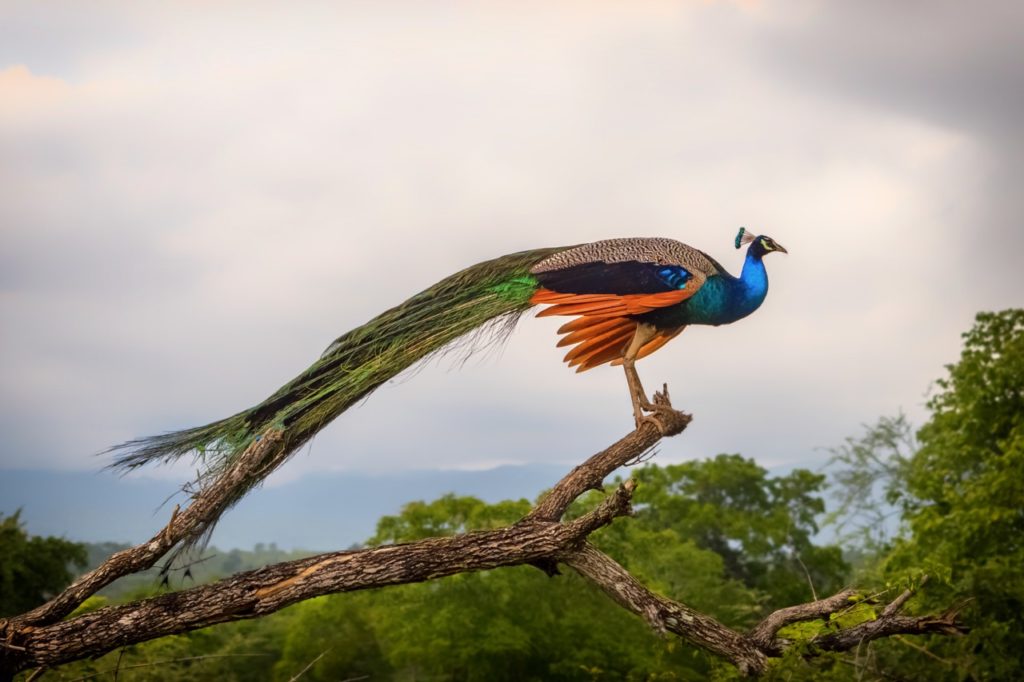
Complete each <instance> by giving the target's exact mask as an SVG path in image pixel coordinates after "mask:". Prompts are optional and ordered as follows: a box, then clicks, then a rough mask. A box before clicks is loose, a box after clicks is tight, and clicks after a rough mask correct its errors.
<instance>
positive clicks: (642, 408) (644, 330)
mask: <svg viewBox="0 0 1024 682" xmlns="http://www.w3.org/2000/svg"><path fill="white" fill-rule="evenodd" d="M657 333H658V330H657V329H655V327H654V326H653V325H650V324H645V323H643V322H641V323H640V324H638V325H637V327H636V332H634V334H633V340H632V341H630V342H629V346H628V347H627V348H626V352H625V353H623V355H622V368H623V369H624V370H625V371H626V383H627V384H628V385H629V397H630V399H631V400H632V401H633V417H634V419H636V425H637V428H639V427H640V425H641V424H642V423H643V422H645V421H648V420H651V419H653V420H654V421H655V423H657V419H656V418H654V417H652V416H651V415H648V414H645V412H657V411H658V409H659V408H660V407H661V406H660V405H654V404H653V403H651V401H650V400H648V399H647V393H646V392H645V391H644V387H643V384H641V383H640V375H639V374H637V372H636V356H637V354H638V353H639V352H640V349H641V348H643V347H644V344H646V343H647V342H648V341H650V340H651V339H653V338H654V337H655V335H657ZM658 428H661V425H660V424H658Z"/></svg>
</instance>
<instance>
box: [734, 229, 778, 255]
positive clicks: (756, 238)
mask: <svg viewBox="0 0 1024 682" xmlns="http://www.w3.org/2000/svg"><path fill="white" fill-rule="evenodd" d="M744 244H750V253H751V255H753V256H757V257H760V256H763V255H765V254H766V253H771V252H772V251H779V252H781V253H789V251H786V249H785V248H783V246H782V244H779V243H778V242H777V241H775V240H774V239H772V238H771V237H769V236H767V235H755V234H754V233H752V232H749V231H748V230H747V228H745V227H741V228H740V231H739V232H738V233H737V234H736V248H737V249H738V248H740V247H741V246H743V245H744Z"/></svg>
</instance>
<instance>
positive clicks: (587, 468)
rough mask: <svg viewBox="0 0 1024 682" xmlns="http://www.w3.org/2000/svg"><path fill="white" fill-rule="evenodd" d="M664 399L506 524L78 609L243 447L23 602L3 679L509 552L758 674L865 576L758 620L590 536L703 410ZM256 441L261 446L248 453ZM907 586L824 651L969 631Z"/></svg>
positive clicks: (9, 627)
mask: <svg viewBox="0 0 1024 682" xmlns="http://www.w3.org/2000/svg"><path fill="white" fill-rule="evenodd" d="M655 402H656V404H658V405H660V406H661V407H662V408H663V409H662V411H660V412H658V413H657V420H651V421H648V422H644V423H643V424H642V425H641V426H640V427H639V428H637V429H636V430H635V431H633V432H632V433H630V434H628V435H627V436H625V437H624V438H623V439H621V440H620V441H618V442H616V443H614V444H613V445H611V446H609V447H608V448H607V449H605V450H603V451H601V452H599V453H597V454H595V455H593V456H592V457H590V458H589V459H588V460H587V461H586V462H584V463H583V464H581V465H579V466H577V467H576V468H574V469H573V470H572V471H571V472H569V473H568V474H567V475H566V476H565V477H564V478H562V480H561V481H559V482H558V483H557V484H555V486H554V487H553V488H552V489H551V491H550V492H548V494H547V495H545V496H544V497H543V498H542V499H541V500H540V501H539V502H538V503H537V505H536V506H535V507H534V508H533V509H532V510H531V511H530V512H529V513H528V514H527V515H526V516H525V517H524V518H523V519H521V520H520V521H519V522H517V523H515V524H513V525H511V526H508V527H505V528H499V529H496V530H488V531H478V532H471V533H466V534H463V535H456V536H454V537H445V538H430V539H426V540H421V541H419V542H413V543H407V544H398V545H386V546H381V547H374V548H369V549H363V550H358V551H349V552H332V553H328V554H321V555H318V556H314V557H309V558H306V559H300V560H298V561H288V562H284V563H280V564H276V565H273V566H268V567H266V568H262V569H258V570H255V571H248V572H245V573H239V574H237V575H234V576H232V577H230V578H227V579H224V580H220V581H218V582H214V583H211V584H208V585H202V586H199V587H194V588H192V589H188V590H182V591H179V592H173V593H170V594H164V595H160V596H157V597H152V598H149V599H143V600H140V601H136V602H131V603H128V604H122V605H118V606H110V607H105V608H100V609H97V610H95V611H91V612H89V613H85V614H82V615H79V616H75V617H72V618H67V619H66V617H67V616H68V615H69V614H71V613H72V612H73V610H74V609H75V608H77V607H78V606H79V605H80V604H82V602H84V601H85V600H86V599H87V598H88V597H89V596H91V595H93V594H95V593H96V591H97V590H99V589H100V588H102V587H104V586H105V585H108V584H110V583H111V582H113V581H114V580H116V579H117V578H119V577H121V576H123V575H128V574H130V573H134V572H137V571H141V570H144V569H146V568H149V567H151V566H153V565H154V564H155V563H156V562H157V561H158V560H159V559H160V558H161V557H162V556H164V555H166V554H167V553H168V552H169V551H171V550H172V548H174V547H175V545H177V544H178V543H179V542H180V541H181V539H182V538H185V537H188V536H189V532H190V530H192V529H194V528H195V527H197V526H198V525H199V524H201V523H202V521H203V520H204V519H205V518H206V517H207V516H206V515H208V514H210V513H212V512H213V511H214V510H217V509H218V508H219V507H218V505H220V504H221V503H222V502H223V500H224V499H226V496H227V495H228V494H229V491H230V488H231V485H232V482H233V481H234V480H237V478H238V477H239V476H243V477H244V476H245V475H246V473H247V470H246V468H245V467H247V466H250V465H249V464H248V462H256V461H260V456H259V455H260V454H261V453H259V452H255V450H253V448H267V447H271V448H272V447H276V439H275V438H273V437H270V438H264V439H261V440H260V441H258V442H257V443H255V444H254V445H253V448H251V450H253V451H252V452H248V451H247V453H246V454H243V456H242V457H240V458H239V460H238V462H236V463H235V465H233V467H232V468H231V469H230V470H229V471H228V472H226V473H225V474H224V475H223V476H222V478H221V479H218V480H217V481H214V482H213V484H212V485H210V486H207V487H205V488H203V489H202V490H200V491H199V492H197V493H195V495H194V496H193V498H192V501H191V504H190V505H189V506H188V508H187V509H185V510H184V511H180V512H179V510H178V509H177V508H176V509H175V511H174V513H173V514H172V517H171V520H170V522H169V523H168V524H167V526H166V527H165V528H164V529H163V530H161V531H160V532H159V533H157V534H156V535H155V536H154V537H153V538H152V539H151V540H150V541H149V542H147V543H144V544H142V545H139V546H137V547H133V548H130V549H127V550H124V551H121V552H118V553H116V554H114V555H113V556H111V557H110V559H108V560H107V561H106V562H105V563H104V564H103V565H101V566H100V567H98V568H97V569H95V570H93V571H91V572H89V573H88V574H86V575H84V576H82V577H81V578H79V579H78V580H76V581H75V583H74V584H72V585H71V586H70V587H69V588H68V589H67V590H65V591H64V592H63V593H62V594H60V595H58V596H57V597H55V598H54V599H53V600H51V601H50V602H48V603H47V604H44V605H43V606H41V607H39V608H37V609H34V610H32V611H31V612H29V613H26V614H23V615H21V616H16V617H14V618H10V619H7V620H0V680H7V679H11V678H12V677H13V675H14V674H15V673H17V672H19V671H22V670H26V669H29V668H37V669H45V668H50V667H53V666H56V665H60V664H62V663H67V662H70V661H74V660H78V659H81V658H84V657H87V656H97V655H101V654H103V653H106V652H109V651H112V650H114V649H116V648H118V647H122V646H126V645H129V644H135V643H138V642H144V641H147V640H151V639H155V638H157V637H163V636H166V635H171V634H176V633H181V632H187V631H190V630H195V629H198V628H202V627H207V626H209V625H213V624H217V623H223V622H227V621H233V620H242V619H246V618H257V617H260V616H263V615H266V614H269V613H273V612H274V611H277V610H279V609H281V608H284V607H285V606H288V605H290V604H294V603H296V602H298V601H302V600H305V599H310V598H312V597H316V596H321V595H325V594H333V593H338V592H351V591H355V590H365V589H374V588H379V587H385V586H388V585H399V584H405V583H414V582H422V581H425V580H431V579H434V578H439V577H443V576H448V575H454V574H456V573H463V572H467V571H480V570H487V569H493V568H498V567H501V566H515V565H521V564H533V565H535V566H538V567H539V568H542V569H543V570H546V571H548V572H549V573H556V572H557V564H558V563H563V564H565V565H567V566H569V567H571V568H573V569H574V570H575V571H577V572H578V573H579V574H580V575H582V576H584V577H585V578H587V579H588V580H590V581H592V582H593V583H595V584H596V585H597V586H599V587H600V588H601V589H602V590H603V591H604V592H605V593H606V594H607V595H608V596H609V597H611V598H612V600H613V601H615V602H616V603H618V604H619V605H620V606H623V607H624V608H627V609H629V610H630V611H632V612H633V613H636V614H637V615H639V616H640V617H642V618H644V619H645V620H646V621H647V623H648V624H649V625H650V626H651V627H652V628H653V629H654V630H655V631H656V632H658V633H661V634H665V633H672V634H674V635H676V636H678V637H680V638H682V639H683V640H685V641H687V642H689V643H690V644H693V645H694V646H697V647H700V648H702V649H705V650H707V651H709V652H711V653H714V654H716V655H718V656H721V657H722V658H724V659H726V660H728V661H730V662H731V663H732V664H734V665H735V666H737V668H738V669H739V670H740V671H741V672H743V673H744V674H747V675H751V676H756V675H759V674H761V673H763V672H764V671H765V669H766V666H767V662H768V659H769V658H771V657H776V656H779V655H781V653H782V652H783V651H784V650H785V648H786V647H787V646H788V643H787V642H785V641H782V640H779V639H778V638H777V636H776V635H777V633H778V631H779V630H780V629H781V628H782V627H784V626H785V625H788V624H790V623H794V622H799V621H806V620H814V619H818V618H827V617H828V615H829V614H831V613H834V612H836V611H838V610H840V609H841V608H845V607H846V606H847V605H848V599H849V597H851V596H852V594H853V591H852V590H846V591H843V592H841V593H839V594H837V595H834V596H832V597H829V598H827V599H822V600H819V601H815V602H811V603H809V604H803V605H799V606H794V607H788V608H785V609H780V610H779V611H776V612H775V613H773V614H770V615H769V616H768V617H767V618H765V619H764V621H762V622H761V623H760V624H759V625H757V626H756V627H755V628H754V629H753V630H751V632H750V633H742V632H738V631H736V630H733V629H731V628H729V627H726V626H725V625H723V624H722V623H719V622H718V621H717V620H715V619H714V618H712V617H710V616H708V615H706V614H702V613H700V612H698V611H695V610H693V609H691V608H689V607H687V606H686V605H684V604H680V603H678V602H675V601H673V600H670V599H666V598H665V597H662V596H660V595H657V594H655V593H653V592H651V591H650V590H648V589H647V588H646V587H644V586H643V585H642V584H641V583H640V582H639V581H637V580H636V579H635V578H634V577H633V576H632V575H630V574H629V572H627V571H626V570H625V569H624V568H623V567H622V566H620V565H619V564H618V563H616V562H615V561H614V560H613V559H612V558H611V557H609V556H607V555H605V554H603V553H602V552H600V551H599V550H597V549H596V548H594V547H593V546H592V545H590V544H589V543H588V542H587V536H588V535H589V534H590V533H592V532H593V531H594V530H596V529H598V528H600V527H602V526H604V525H607V524H609V523H611V522H612V520H613V519H615V518H616V517H618V516H623V515H627V514H629V513H630V499H631V496H632V492H633V489H634V483H633V482H632V481H627V482H626V483H624V484H622V485H621V486H619V488H618V489H616V490H615V491H614V492H613V493H612V494H611V495H609V496H608V497H607V498H605V500H604V501H603V502H602V503H601V504H600V505H599V506H598V507H597V508H596V509H594V510H593V511H591V512H590V513H588V514H586V515H584V516H582V517H580V518H578V519H575V520H572V521H568V522H564V521H563V520H562V517H563V515H564V513H565V511H566V509H567V508H568V507H569V505H570V504H571V503H572V502H573V501H574V500H575V499H577V498H578V497H579V496H580V495H581V494H583V493H584V492H586V491H587V490H595V489H596V490H600V489H601V486H602V482H603V481H604V479H605V478H606V477H607V476H608V475H610V474H611V473H612V472H613V471H615V470H616V469H618V468H620V467H622V466H624V465H627V464H630V463H634V462H637V461H641V460H642V458H643V457H644V455H645V454H646V453H648V452H650V450H651V448H653V447H654V445H656V444H657V442H658V441H659V440H660V439H661V438H662V437H665V436H672V435H676V434H678V433H680V432H682V431H683V430H684V429H685V428H686V426H687V425H688V424H689V422H690V416H689V415H686V414H683V413H681V412H677V411H675V410H672V409H670V408H671V406H670V404H669V400H668V392H667V389H666V390H664V391H663V392H662V393H658V394H656V395H655ZM246 455H249V456H246ZM909 597H910V593H904V594H903V595H901V596H900V597H899V598H897V599H896V600H894V602H893V603H892V604H890V605H889V607H887V608H886V609H885V610H884V611H883V613H882V615H881V617H879V618H878V619H877V620H875V621H870V622H867V623H861V624H860V625H858V626H855V627H852V628H849V629H846V630H841V631H838V632H830V633H829V634H826V635H823V636H821V637H819V638H816V639H815V640H813V641H812V642H811V645H812V651H813V650H820V651H845V650H849V649H852V648H854V647H856V646H858V645H859V644H860V643H861V642H864V641H870V640H872V639H877V638H879V637H886V636H890V635H893V634H901V633H902V634H923V633H942V634H955V633H957V632H961V631H963V628H962V626H961V625H960V624H959V623H958V622H957V621H956V615H955V614H952V613H947V614H943V615H941V616H933V617H923V618H914V617H909V616H903V615H900V614H899V611H900V610H901V609H902V607H903V606H904V604H905V602H906V601H907V599H909Z"/></svg>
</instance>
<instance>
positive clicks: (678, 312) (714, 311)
mask: <svg viewBox="0 0 1024 682" xmlns="http://www.w3.org/2000/svg"><path fill="white" fill-rule="evenodd" d="M765 253H766V251H765V247H764V246H763V245H762V244H761V242H760V240H755V241H754V242H753V243H752V244H751V245H750V248H749V249H747V257H746V259H745V260H744V262H743V271H742V273H741V274H740V276H739V277H733V276H732V275H730V274H729V273H728V272H725V271H724V270H723V271H722V272H721V273H719V274H715V275H712V276H710V277H708V278H707V279H706V280H705V282H704V285H703V286H702V287H701V288H700V289H699V290H698V291H697V293H696V294H694V295H693V296H692V297H691V298H688V299H686V300H685V301H682V302H680V303H678V304H676V305H674V306H671V307H667V308H659V309H657V310H655V311H653V312H650V313H648V314H647V315H644V316H643V317H642V318H641V319H642V320H643V321H645V322H650V323H652V324H654V325H655V326H680V325H687V324H707V325H716V326H717V325H721V324H729V323H730V322H735V321H737V320H741V319H743V318H744V317H746V316H747V315H749V314H751V313H752V312H754V311H755V310H757V309H758V308H759V307H760V305H761V304H762V303H763V302H764V299H765V296H767V295H768V272H767V270H765V267H764V261H763V260H762V258H763V256H764V254H765ZM680 288H682V287H680Z"/></svg>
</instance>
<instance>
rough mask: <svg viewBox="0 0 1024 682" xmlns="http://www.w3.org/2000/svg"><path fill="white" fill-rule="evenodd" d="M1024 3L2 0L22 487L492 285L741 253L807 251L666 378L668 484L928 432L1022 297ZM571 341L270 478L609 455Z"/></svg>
mask: <svg viewBox="0 0 1024 682" xmlns="http://www.w3.org/2000/svg"><path fill="white" fill-rule="evenodd" d="M1022 8H1024V5H1022V4H1021V3H1019V2H1016V1H1013V0H1007V1H1006V2H981V3H969V4H968V3H963V2H958V1H956V0H947V1H942V2H930V3H908V2H880V1H875V0H871V1H866V2H856V3H826V2H816V1H804V0H792V1H782V2H771V1H767V0H766V1H763V2H757V1H747V2H685V3H673V2H594V1H587V2H584V1H578V2H552V1H551V0H547V1H545V2H530V1H523V0H518V1H516V2H509V3H497V2H483V3H481V2H474V3H470V2H464V3H463V2H421V1H415V2H405V3H402V2H332V3H326V2H325V3H322V4H312V3H264V4H261V3H258V2H253V1H252V0H247V1H246V2H219V3H200V2H194V3H190V2H176V3H156V2H152V3H150V2H147V3H127V2H121V3H113V2H93V3H88V4H85V3H79V2H73V1H68V2H47V3H38V2H24V3H19V2H10V1H4V2H2V3H0V431H2V432H3V434H4V438H3V444H2V445H0V468H41V469H77V470H90V469H96V468H99V466H100V465H102V464H103V463H104V461H105V460H103V459H100V458H97V457H96V456H95V453H96V452H98V451H100V450H102V449H104V448H105V447H106V446H108V445H111V444H113V443H117V442H120V441H123V440H126V439H128V438H132V437H136V436H142V435H148V434H152V433H155V432H161V431H166V430H172V429H177V428H182V427H186V426H192V425H196V424H199V423H205V422H207V421H211V420H213V419H216V418H220V417H223V416H226V415H227V414H230V413H234V412H236V411H238V410H239V409H242V408H245V407H248V406H250V405H252V404H254V403H256V402H258V401H259V400H261V399H262V398H264V397H265V396H266V395H268V394H269V393H270V392H271V391H273V390H274V389H275V388H276V387H277V386H279V385H280V384H281V383H283V382H284V381H286V380H288V379H289V378H291V377H292V376H293V375H294V374H296V373H297V372H298V371H300V370H302V369H303V368H304V367H305V366H307V365H308V364H309V363H310V362H311V361H312V360H313V359H314V358H315V357H317V355H318V354H319V353H320V352H321V351H322V350H323V348H324V347H325V346H326V345H327V344H328V343H329V342H330V341H331V340H332V339H333V338H335V337H336V336H338V335H339V334H340V333H342V332H344V331H346V330H348V329H350V328H352V327H354V326H356V325H359V324H361V323H362V322H364V321H365V320H367V319H368V318H370V317H372V316H373V315H374V314H375V313H377V312H379V311H380V310H382V309H384V308H387V307H389V306H391V305H393V304H395V303H397V302H399V301H401V300H403V299H405V298H406V297H408V296H409V295H411V294H413V293H415V292H417V291H419V290H421V289H422V288H424V287H426V286H428V285H430V284H431V283H433V282H435V281H436V280H438V279H440V278H441V277H443V276H445V275H447V274H449V273H451V272H453V271H455V270H458V269H460V268H462V267H464V266H466V265H469V264H471V263H475V262H478V261H480V260H484V259H487V258H490V257H494V256H497V255H500V254H503V253H508V252H511V251H518V250H522V249H528V248H536V247H541V246H553V245H562V244H573V243H579V242H585V241H592V240H597V239H604V238H609V237H625V236H665V237H672V238H676V239H679V240H681V241H684V242H687V243H689V244H692V245H694V246H696V247H698V248H700V249H703V250H705V251H707V252H709V253H711V254H712V255H714V256H715V257H716V258H718V259H719V260H720V261H722V263H723V264H725V265H726V266H727V267H729V268H731V269H733V270H734V271H735V270H738V269H739V267H740V264H741V262H742V256H741V254H740V253H738V252H736V251H735V250H734V249H733V248H732V239H733V236H734V235H735V233H736V229H737V228H738V227H739V226H740V225H746V226H748V227H751V228H753V229H755V230H756V231H759V232H762V233H765V234H770V235H771V236H773V237H774V238H776V239H777V240H778V241H779V242H780V243H782V244H784V245H785V246H786V247H787V248H788V249H789V251H790V255H789V256H771V257H770V258H769V260H768V261H767V265H768V269H769V274H770V278H771V292H770V294H769V296H768V299H767V301H766V303H765V305H764V306H763V307H762V308H761V310H759V311H758V312H757V313H756V314H755V315H753V316H752V317H750V318H748V319H747V320H744V321H742V322H740V323H737V324H735V325H733V326H729V327H720V328H695V329H691V330H688V331H687V332H686V333H685V334H683V336H681V337H680V338H679V339H677V340H676V341H674V342H673V343H672V344H670V345H669V346H667V347H666V348H665V349H663V350H662V351H660V352H659V353H658V354H657V355H656V356H654V357H653V358H651V359H649V360H645V361H644V362H642V363H641V365H640V372H641V376H642V377H643V378H644V379H645V381H646V382H647V384H648V386H649V387H654V386H655V385H656V384H657V383H659V382H661V381H667V382H668V383H669V385H670V387H671V388H672V389H673V396H674V399H675V403H676V405H677V406H678V407H680V408H683V409H686V410H688V411H692V412H693V413H694V414H695V420H694V422H693V424H692V426H691V428H690V429H689V430H688V431H687V432H686V434H685V435H684V436H682V437H679V438H675V439H672V440H671V441H667V442H665V443H664V444H663V445H662V447H661V455H660V457H661V460H662V461H678V460H682V459H687V458H693V457H703V456H708V455H712V454H715V453H717V452H741V453H743V454H745V455H748V456H753V457H756V458H757V459H758V460H759V461H760V462H762V463H763V464H764V465H766V466H790V465H795V464H801V465H808V466H818V465H820V463H821V462H823V461H824V459H825V458H826V457H827V454H826V453H825V452H824V451H823V450H822V448H825V447H828V446H832V445H835V444H837V443H839V442H840V441H841V440H842V439H843V438H844V437H845V436H847V435H850V434H853V433H856V432H857V431H858V430H859V428H860V425H861V424H862V423H865V422H871V421H873V420H874V419H876V418H877V417H878V416H880V415H889V414H893V413H895V412H897V411H898V410H901V409H902V410H904V411H905V412H907V413H908V414H909V415H910V416H911V417H912V418H913V419H914V420H915V421H917V422H920V421H921V420H922V419H923V417H924V415H925V411H924V408H923V404H924V402H925V400H926V397H927V394H928V391H929V390H930V387H931V385H932V382H933V381H934V379H936V378H938V377H940V376H941V374H942V365H943V364H944V363H947V362H950V361H952V360H954V359H955V358H956V357H957V355H958V353H959V334H960V333H961V332H962V331H964V330H965V329H967V328H968V327H969V326H970V324H971V320H972V318H973V315H974V313H975V312H976V311H978V310H983V309H989V310H991V309H1000V308H1004V307H1009V306H1013V305H1020V304H1021V303H1024V296H1022V295H1021V288H1022V285H1024V275H1022V273H1021V265H1020V259H1021V253H1022V248H1024V229H1022V225H1021V216H1022V215H1024V199H1022V192H1021V191H1020V187H1021V185H1022V182H1024V140H1022V134H1021V125H1020V121H1022V120H1024V106H1022V100H1024V50H1021V48H1020V35H1021V30H1022V28H1024V11H1022ZM558 324H559V321H553V320H550V319H542V320H536V319H532V317H531V318H524V320H523V321H522V322H521V323H520V326H519V329H518V330H517V332H516V334H515V335H514V336H513V337H512V338H511V340H510V342H509V343H508V344H507V345H506V346H505V347H504V349H503V350H502V351H501V352H500V353H491V354H487V355H483V356H480V357H478V358H475V359H472V360H471V361H470V362H469V363H467V364H466V365H465V366H461V367H453V366H452V363H451V362H450V361H448V362H445V361H444V360H442V361H440V362H435V363H432V364H430V365H429V366H428V367H426V368H425V369H424V370H423V371H421V372H419V373H416V374H414V375H412V376H410V377H405V378H401V379H399V380H398V381H395V382H393V383H392V384H390V385H387V386H385V387H384V388H382V389H381V390H380V391H378V392H377V393H376V394H374V395H373V396H372V397H371V399H370V400H369V401H367V402H366V403H365V404H363V405H361V406H360V407H358V408H357V409H354V410H352V411H351V412H349V413H346V414H345V415H343V416H342V417H341V418H340V419H339V420H338V421H337V422H336V423H335V424H333V425H332V426H331V427H330V428H328V429H327V430H326V431H325V432H324V433H323V434H322V435H321V436H320V437H318V438H317V439H316V440H315V442H314V443H313V445H312V447H311V448H310V449H309V450H307V451H304V452H303V453H301V454H299V455H298V456H297V457H296V458H295V459H294V460H293V461H292V462H291V463H290V464H289V465H288V466H287V467H286V468H285V470H284V471H282V472H280V473H279V474H278V479H279V480H283V479H287V478H294V477H296V476H299V475H303V474H308V473H310V472H313V471H319V470H325V469H332V470H338V469H340V470H346V469H347V470H361V471H392V470H401V469H418V468H487V467H490V466H494V465H496V464H500V463H516V462H522V463H525V462H538V461H547V462H552V461H553V462H565V463H571V462H575V461H578V460H580V459H582V458H583V457H584V456H586V455H588V454H590V453H591V452H592V451H594V450H595V449H597V448H599V447H601V446H603V445H604V444H607V443H608V442H610V441H611V440H613V439H615V438H617V437H619V436H621V435H622V434H624V433H625V432H627V431H628V430H629V429H630V428H631V425H632V424H631V412H630V407H629V399H628V395H627V392H626V386H625V381H624V379H623V377H622V375H621V371H620V370H618V369H617V368H616V369H601V370H597V371H593V372H589V373H587V374H584V375H575V374H573V373H572V372H571V371H568V370H567V369H566V368H565V367H564V366H563V365H562V364H561V361H560V360H561V355H562V352H561V351H559V350H557V349H555V347H554V342H555V335H554V329H555V328H556V327H557V326H558ZM154 473H159V472H154ZM165 473H167V472H165ZM169 473H170V475H180V474H181V473H182V472H181V471H178V472H174V471H172V472H169Z"/></svg>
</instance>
